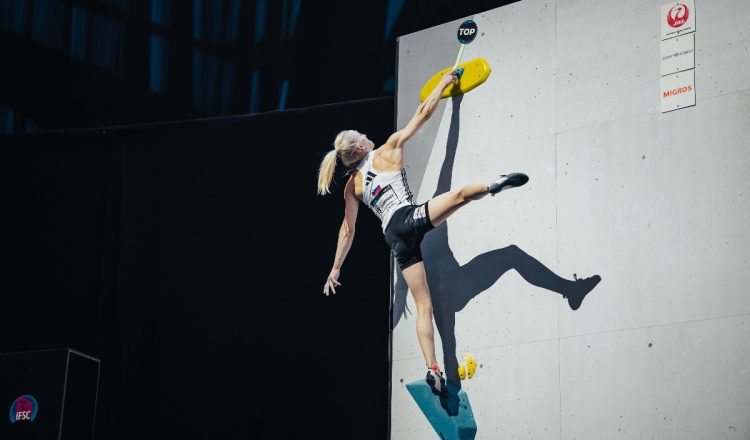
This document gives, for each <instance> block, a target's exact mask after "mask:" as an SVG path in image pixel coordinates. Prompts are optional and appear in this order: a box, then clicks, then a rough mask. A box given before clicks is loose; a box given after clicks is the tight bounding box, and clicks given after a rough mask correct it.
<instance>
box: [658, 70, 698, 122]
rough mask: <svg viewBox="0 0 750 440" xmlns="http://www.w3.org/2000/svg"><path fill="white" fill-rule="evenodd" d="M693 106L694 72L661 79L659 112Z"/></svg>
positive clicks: (690, 71) (689, 71)
mask: <svg viewBox="0 0 750 440" xmlns="http://www.w3.org/2000/svg"><path fill="white" fill-rule="evenodd" d="M694 105H695V70H688V71H686V72H680V73H675V74H674V75H667V76H662V77H661V112H662V113H666V112H671V111H672V110H678V109H681V108H685V107H692V106H694Z"/></svg>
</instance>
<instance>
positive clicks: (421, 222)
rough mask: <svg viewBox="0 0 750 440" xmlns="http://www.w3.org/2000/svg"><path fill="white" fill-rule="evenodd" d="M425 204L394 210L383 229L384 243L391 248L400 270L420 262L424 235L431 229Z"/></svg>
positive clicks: (428, 212)
mask: <svg viewBox="0 0 750 440" xmlns="http://www.w3.org/2000/svg"><path fill="white" fill-rule="evenodd" d="M433 228H434V226H432V222H431V221H430V211H429V209H428V208H427V203H425V204H423V205H410V206H404V207H402V208H399V209H397V210H396V212H394V213H393V216H392V217H391V221H390V222H389V223H388V227H387V228H385V242H386V243H388V245H389V246H390V247H391V251H393V256H394V257H396V261H398V265H399V267H400V268H401V270H404V269H406V268H407V267H409V266H411V265H412V264H415V263H419V262H420V261H422V250H421V249H420V247H419V245H420V244H422V238H423V237H424V234H426V233H427V232H428V231H430V230H431V229H433Z"/></svg>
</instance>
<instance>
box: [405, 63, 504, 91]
mask: <svg viewBox="0 0 750 440" xmlns="http://www.w3.org/2000/svg"><path fill="white" fill-rule="evenodd" d="M459 67H463V68H464V73H463V75H461V78H459V80H458V83H457V84H454V85H452V86H450V87H446V89H445V90H443V94H442V95H441V96H440V98H441V99H442V98H447V97H449V96H457V95H461V94H463V93H466V92H468V91H470V90H473V89H475V88H477V87H478V86H480V85H481V84H482V83H483V82H485V81H487V78H489V76H490V72H491V70H492V69H490V65H489V63H487V60H485V59H484V58H474V59H473V60H471V61H467V62H465V63H461V64H459V65H458V66H456V68H459ZM450 71H451V68H450V67H447V68H445V69H443V70H441V71H440V72H438V73H436V74H435V75H433V76H432V78H430V80H429V81H427V82H426V83H425V85H424V86H423V87H422V91H421V92H419V101H420V102H422V101H424V100H425V99H427V97H428V96H429V95H430V93H431V92H432V91H433V90H434V89H435V86H437V85H438V83H439V82H440V78H442V77H443V75H445V74H446V73H449V72H450Z"/></svg>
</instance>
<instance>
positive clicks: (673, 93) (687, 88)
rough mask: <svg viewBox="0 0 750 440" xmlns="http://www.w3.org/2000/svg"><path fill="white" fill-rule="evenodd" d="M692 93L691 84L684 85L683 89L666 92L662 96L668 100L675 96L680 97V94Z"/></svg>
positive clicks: (678, 88)
mask: <svg viewBox="0 0 750 440" xmlns="http://www.w3.org/2000/svg"><path fill="white" fill-rule="evenodd" d="M692 91H693V85H692V84H688V85H686V86H684V87H677V88H676V89H672V90H667V91H665V92H663V94H664V95H663V96H664V97H665V98H669V97H671V96H677V95H680V94H682V93H687V92H692Z"/></svg>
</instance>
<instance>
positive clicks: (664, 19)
mask: <svg viewBox="0 0 750 440" xmlns="http://www.w3.org/2000/svg"><path fill="white" fill-rule="evenodd" d="M691 32H695V0H680V1H677V2H672V3H668V4H666V5H662V7H661V39H662V40H666V39H668V38H673V37H678V36H680V35H685V34H689V33H691Z"/></svg>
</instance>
